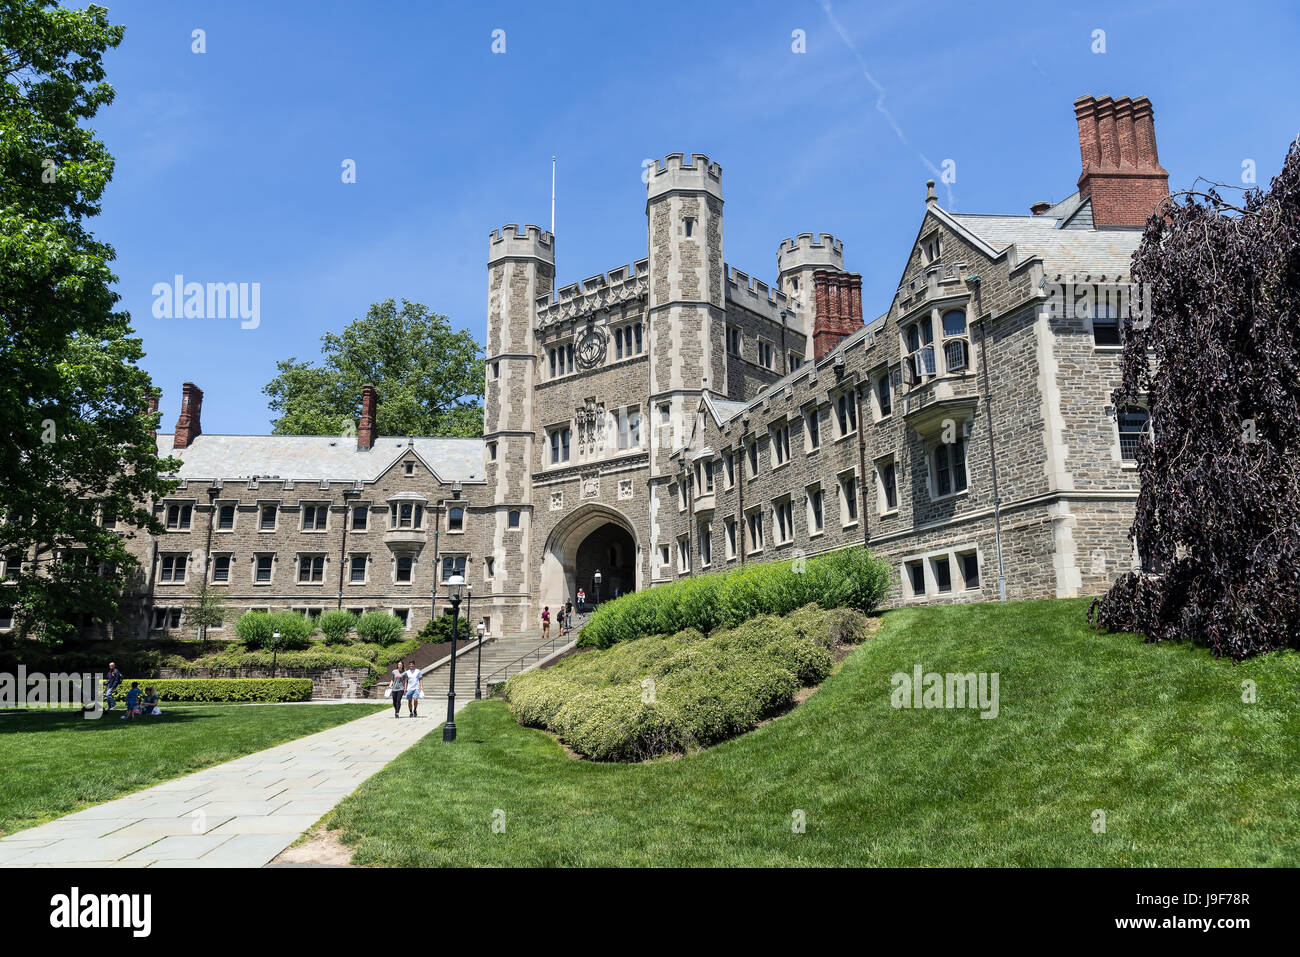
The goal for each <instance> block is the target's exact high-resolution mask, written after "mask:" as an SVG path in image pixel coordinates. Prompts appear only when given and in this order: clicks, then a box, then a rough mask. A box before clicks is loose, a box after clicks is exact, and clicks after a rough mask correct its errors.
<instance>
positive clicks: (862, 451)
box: [822, 382, 871, 548]
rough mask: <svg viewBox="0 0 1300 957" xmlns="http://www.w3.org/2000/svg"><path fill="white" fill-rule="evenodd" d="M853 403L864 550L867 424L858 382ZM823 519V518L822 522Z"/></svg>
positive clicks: (868, 531)
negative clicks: (856, 411) (856, 422)
mask: <svg viewBox="0 0 1300 957" xmlns="http://www.w3.org/2000/svg"><path fill="white" fill-rule="evenodd" d="M853 402H854V405H856V406H857V410H858V472H859V475H860V476H861V478H859V479H858V499H859V500H860V501H861V503H862V505H861V515H862V547H863V548H866V547H867V544H868V543H869V542H870V541H871V529H870V527H869V525H868V522H867V423H866V421H865V420H864V419H863V418H862V383H861V382H859V383H858V384H857V385H856V386H854V388H853ZM825 509H826V501H825V496H823V497H822V510H823V515H824V514H825ZM824 521H825V519H824V518H823V522H824Z"/></svg>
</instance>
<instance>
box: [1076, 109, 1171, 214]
mask: <svg viewBox="0 0 1300 957" xmlns="http://www.w3.org/2000/svg"><path fill="white" fill-rule="evenodd" d="M1152 116H1153V113H1152V110H1151V101H1150V100H1148V99H1147V98H1146V97H1145V96H1140V97H1138V98H1137V99H1136V100H1130V99H1129V98H1128V97H1127V96H1122V97H1120V98H1119V99H1118V100H1112V99H1111V98H1110V97H1108V96H1103V97H1101V98H1100V99H1098V98H1097V97H1095V96H1081V97H1079V98H1078V99H1077V100H1075V101H1074V117H1075V119H1076V120H1077V121H1078V123H1079V154H1080V156H1081V157H1082V159H1083V172H1082V174H1081V175H1080V176H1079V193H1080V194H1081V195H1082V196H1083V197H1084V198H1087V197H1089V196H1091V197H1092V221H1093V223H1094V224H1095V225H1097V226H1145V225H1146V221H1147V218H1148V217H1149V216H1150V215H1151V214H1152V213H1153V212H1154V211H1155V208H1156V204H1158V203H1159V202H1160V200H1162V199H1164V198H1165V197H1166V196H1167V195H1169V173H1168V171H1167V170H1165V168H1164V167H1163V166H1161V165H1160V157H1159V156H1158V155H1156V130H1155V125H1154V123H1153V122H1152Z"/></svg>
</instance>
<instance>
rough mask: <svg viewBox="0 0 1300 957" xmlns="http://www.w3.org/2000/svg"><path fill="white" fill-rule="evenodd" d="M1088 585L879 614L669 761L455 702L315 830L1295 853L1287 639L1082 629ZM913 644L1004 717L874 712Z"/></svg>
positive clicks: (460, 859) (403, 852)
mask: <svg viewBox="0 0 1300 957" xmlns="http://www.w3.org/2000/svg"><path fill="white" fill-rule="evenodd" d="M1087 604H1088V602H1087V600H1086V599H1081V600H1065V601H1037V602H1018V603H1009V604H1006V605H999V604H996V603H989V604H979V605H959V606H946V607H945V606H933V607H926V608H910V609H903V610H899V611H894V612H890V613H888V614H887V615H886V616H885V621H884V627H883V628H882V629H881V631H880V633H879V634H878V635H877V637H876V638H875V639H873V640H872V641H870V642H868V643H867V644H866V645H865V646H864V647H862V648H861V649H859V650H858V651H856V652H855V653H854V654H853V655H851V656H850V657H849V658H848V659H847V660H846V661H845V662H844V664H843V666H842V668H841V669H840V670H839V671H838V672H836V673H835V674H834V675H832V676H831V677H830V678H829V679H827V681H826V682H825V683H824V684H823V685H822V687H821V689H820V690H819V691H818V692H817V693H816V694H814V695H813V696H812V697H811V698H810V699H809V700H808V701H807V702H806V703H805V704H803V705H802V706H800V707H799V708H797V709H796V710H795V711H793V712H791V713H790V714H788V715H786V716H784V717H781V718H779V719H777V720H775V721H772V722H770V723H768V724H766V725H764V726H762V727H760V728H759V729H757V730H756V731H754V732H752V733H751V734H748V735H745V736H743V737H741V738H736V739H733V740H731V741H728V742H726V743H724V744H721V745H719V746H718V747H716V748H713V749H711V750H709V751H705V752H701V753H697V754H692V755H690V756H687V757H685V758H682V759H680V760H668V761H660V762H654V763H648V764H636V765H609V764H596V763H591V762H583V761H575V760H573V759H571V758H569V757H567V756H566V755H565V754H564V752H563V751H562V749H561V748H560V747H559V745H557V744H556V743H555V742H554V741H553V740H552V739H551V738H550V737H548V736H547V735H546V734H544V733H543V732H541V731H536V730H531V729H527V728H522V727H520V726H519V725H518V724H517V723H516V722H515V721H514V719H513V718H512V716H511V715H510V713H509V711H508V710H507V708H506V705H505V704H504V703H503V702H500V701H486V702H483V703H481V704H480V703H475V704H472V705H470V706H469V707H468V708H466V709H465V710H464V712H462V715H461V716H460V717H458V719H457V728H458V730H459V740H458V741H457V742H456V743H455V744H453V745H444V744H442V742H441V740H440V736H439V735H437V734H432V735H429V736H428V737H426V738H425V739H424V740H423V741H421V742H420V743H419V744H417V745H416V746H415V747H413V748H412V749H411V750H409V751H408V752H406V753H405V754H404V755H402V756H401V757H400V758H399V759H398V760H397V761H395V762H394V763H393V764H392V765H390V766H389V767H388V768H386V769H385V770H383V771H382V772H380V773H379V774H378V775H376V776H375V777H373V778H371V779H370V780H369V781H368V782H366V783H365V784H364V785H363V786H362V787H361V789H360V790H359V791H358V792H357V793H355V794H353V795H352V796H351V797H349V798H348V799H347V800H346V801H344V802H343V803H342V804H341V805H340V806H339V807H338V808H337V809H336V810H335V811H334V812H333V814H332V817H331V821H330V826H331V827H340V828H342V829H343V835H342V836H343V839H344V840H345V841H346V842H348V843H350V844H354V845H355V848H356V857H355V863H358V864H387V865H402V866H437V865H449V864H450V865H485V864H486V865H686V866H691V865H729V866H744V865H902V866H913V865H986V866H988V865H992V866H999V865H1029V866H1048V865H1066V866H1091V865H1112V866H1168V865H1259V864H1272V865H1287V864H1289V865H1294V864H1297V863H1300V774H1298V773H1297V772H1298V771H1300V712H1297V710H1296V708H1295V704H1296V701H1297V699H1298V697H1300V695H1298V694H1297V692H1300V657H1297V656H1295V655H1294V654H1287V653H1283V654H1277V655H1272V656H1268V657H1267V658H1262V659H1255V660H1253V661H1249V662H1247V663H1245V664H1242V665H1236V666H1234V665H1233V664H1231V663H1230V662H1227V661H1215V660H1214V659H1212V658H1210V657H1209V656H1208V655H1207V654H1206V653H1205V652H1204V651H1202V650H1197V649H1193V648H1190V647H1186V646H1176V645H1146V644H1143V643H1142V642H1141V641H1140V639H1138V638H1135V637H1133V636H1131V635H1104V634H1096V633H1094V632H1092V631H1090V630H1089V628H1088V626H1087V624H1086V622H1085V620H1084V615H1085V612H1086V609H1087ZM918 663H919V664H921V665H922V666H923V667H924V669H925V670H926V671H938V672H948V671H953V672H970V671H975V672H979V671H989V672H992V671H996V672H999V673H1000V676H1001V689H1000V690H1001V695H1000V697H1001V713H1000V716H999V717H998V718H996V719H993V720H982V719H981V718H980V717H979V714H978V712H977V711H974V710H963V711H957V710H951V711H949V710H894V709H892V708H891V707H890V701H889V692H890V676H891V675H892V674H893V673H894V672H897V671H903V672H909V673H910V672H911V670H912V667H913V665H915V664H918ZM1245 679H1251V680H1253V681H1255V682H1256V683H1257V686H1258V702H1257V703H1255V704H1244V703H1243V702H1242V682H1243V680H1245ZM796 809H798V810H802V811H803V812H804V813H805V814H806V818H807V825H806V832H805V833H802V834H796V833H792V827H791V820H792V818H791V815H792V812H794V811H795V810H796ZM1095 809H1101V810H1104V811H1105V812H1106V815H1107V820H1106V832H1105V833H1104V834H1096V833H1093V830H1092V825H1093V811H1094V810H1095ZM498 810H499V811H503V812H504V814H505V817H504V823H505V829H504V831H503V832H501V833H494V831H493V822H494V813H495V812H497V811H498ZM496 819H497V820H499V819H500V817H499V815H498V816H497V818H496Z"/></svg>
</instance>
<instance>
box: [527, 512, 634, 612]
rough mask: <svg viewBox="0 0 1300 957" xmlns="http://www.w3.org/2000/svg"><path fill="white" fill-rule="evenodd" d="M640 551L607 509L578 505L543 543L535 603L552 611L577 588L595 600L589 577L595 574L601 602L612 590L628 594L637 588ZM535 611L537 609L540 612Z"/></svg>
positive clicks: (627, 525)
mask: <svg viewBox="0 0 1300 957" xmlns="http://www.w3.org/2000/svg"><path fill="white" fill-rule="evenodd" d="M641 564H642V563H641V546H640V543H638V542H637V538H636V531H635V529H634V528H633V526H632V523H631V522H629V521H628V520H627V518H626V517H625V516H624V515H622V514H621V513H619V512H618V511H616V510H614V509H612V508H610V507H609V506H607V505H597V504H595V503H591V504H587V505H583V506H581V507H580V508H578V509H577V510H576V511H574V512H573V513H572V514H570V515H566V516H565V517H564V519H563V520H561V521H560V522H559V524H557V525H556V526H555V528H553V529H552V530H551V534H550V535H549V536H548V537H547V539H546V549H545V554H544V556H543V559H542V584H541V594H540V596H539V601H540V603H541V605H548V606H550V607H551V608H552V609H554V608H556V607H557V606H559V605H560V604H562V603H563V602H565V601H573V600H575V596H576V595H577V591H578V588H579V587H582V588H584V589H586V591H587V599H588V601H592V600H594V599H595V597H596V596H595V592H594V589H593V588H592V581H591V579H592V575H593V573H594V572H595V571H596V569H600V573H601V578H602V581H601V587H600V594H601V598H602V599H607V598H610V597H612V596H613V594H614V589H615V588H617V589H619V591H620V593H622V594H627V593H628V592H629V591H635V590H636V589H637V588H640V587H642V585H643V583H642V581H641ZM539 610H540V607H539Z"/></svg>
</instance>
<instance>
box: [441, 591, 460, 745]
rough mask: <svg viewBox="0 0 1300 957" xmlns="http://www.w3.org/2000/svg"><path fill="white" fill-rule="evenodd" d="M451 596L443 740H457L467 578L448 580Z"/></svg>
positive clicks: (448, 592)
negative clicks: (458, 658) (462, 608)
mask: <svg viewBox="0 0 1300 957" xmlns="http://www.w3.org/2000/svg"><path fill="white" fill-rule="evenodd" d="M447 594H448V595H450V596H451V672H450V674H449V675H448V679H449V680H448V682H447V723H446V724H444V725H443V726H442V740H443V741H455V740H456V633H457V632H458V631H459V630H460V600H461V597H462V596H463V595H464V594H465V578H464V576H462V575H452V576H451V578H449V579H448V580H447Z"/></svg>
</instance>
